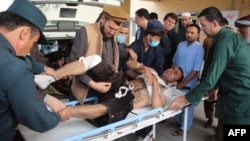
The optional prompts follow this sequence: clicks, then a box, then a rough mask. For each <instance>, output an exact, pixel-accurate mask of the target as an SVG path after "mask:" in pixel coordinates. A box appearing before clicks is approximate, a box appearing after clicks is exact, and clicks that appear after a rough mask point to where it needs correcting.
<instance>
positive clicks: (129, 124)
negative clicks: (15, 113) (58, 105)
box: [18, 97, 188, 141]
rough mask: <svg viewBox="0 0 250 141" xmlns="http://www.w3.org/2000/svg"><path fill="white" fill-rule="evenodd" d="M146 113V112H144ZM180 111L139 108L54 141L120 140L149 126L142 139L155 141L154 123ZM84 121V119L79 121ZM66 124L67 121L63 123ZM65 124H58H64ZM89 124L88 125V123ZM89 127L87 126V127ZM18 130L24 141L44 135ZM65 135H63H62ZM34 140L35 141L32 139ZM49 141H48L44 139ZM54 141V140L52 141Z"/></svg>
mask: <svg viewBox="0 0 250 141" xmlns="http://www.w3.org/2000/svg"><path fill="white" fill-rule="evenodd" d="M89 101H95V102H97V101H98V100H97V98H95V97H93V98H87V99H86V101H85V102H89ZM65 104H66V105H67V106H76V105H77V104H78V101H71V102H66V103H65ZM145 111H146V112H145ZM184 111H185V113H184V117H185V119H184V134H183V141H186V131H187V130H186V129H187V114H188V113H187V108H186V107H185V108H184ZM181 112H182V110H178V111H169V110H166V108H165V109H163V108H156V109H152V108H151V106H147V107H145V108H141V109H138V110H133V111H132V112H130V113H129V115H128V116H127V118H126V119H124V120H121V121H118V122H115V123H112V124H109V125H105V126H102V127H99V128H97V127H94V126H93V127H90V130H88V131H84V130H83V131H82V132H79V133H75V134H71V135H69V136H67V137H65V138H63V139H59V138H58V140H57V139H56V141H81V140H84V141H88V140H91V141H100V140H103V141H112V140H115V139H118V138H121V137H123V136H125V135H128V134H131V133H134V132H136V131H138V130H140V129H143V128H145V127H148V126H150V125H152V126H153V129H152V131H151V132H150V133H149V134H148V135H147V136H146V137H145V138H144V140H147V139H148V138H149V137H150V136H151V137H152V138H153V140H155V139H156V123H158V122H161V121H163V120H165V119H168V118H171V117H174V116H175V115H177V114H180V113H181ZM81 120H84V119H81ZM65 122H67V121H65ZM65 122H62V123H59V124H65ZM89 124H90V123H89ZM88 126H89V125H88ZM57 128H60V127H58V126H57V127H55V128H54V129H52V130H50V131H49V132H52V133H53V132H55V134H58V133H56V132H57V131H56V130H57ZM18 129H19V130H20V133H21V134H22V135H23V137H24V139H26V141H36V140H37V141H39V135H43V137H44V135H46V132H45V133H38V132H35V131H31V130H29V129H28V128H27V127H24V126H23V125H20V126H19V127H18ZM63 134H65V133H63ZM43 137H41V138H42V139H41V140H44V138H43ZM34 138H36V139H34ZM46 140H49V139H46ZM53 141H55V140H53Z"/></svg>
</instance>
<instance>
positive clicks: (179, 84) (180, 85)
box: [176, 70, 198, 89]
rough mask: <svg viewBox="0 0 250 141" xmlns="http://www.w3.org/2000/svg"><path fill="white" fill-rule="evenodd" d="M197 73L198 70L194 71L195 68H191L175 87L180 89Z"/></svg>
mask: <svg viewBox="0 0 250 141" xmlns="http://www.w3.org/2000/svg"><path fill="white" fill-rule="evenodd" d="M197 75H198V71H195V70H192V71H191V72H190V73H189V75H188V76H187V77H186V78H185V79H183V80H182V81H181V82H179V83H178V84H177V85H176V88H178V89H182V88H183V87H184V86H186V85H187V83H188V82H189V81H191V80H192V79H193V78H194V77H196V76H197Z"/></svg>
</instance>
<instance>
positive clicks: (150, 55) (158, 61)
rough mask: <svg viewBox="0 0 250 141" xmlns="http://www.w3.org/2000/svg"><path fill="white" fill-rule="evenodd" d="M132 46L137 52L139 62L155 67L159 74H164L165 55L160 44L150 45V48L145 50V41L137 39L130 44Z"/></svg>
mask: <svg viewBox="0 0 250 141" xmlns="http://www.w3.org/2000/svg"><path fill="white" fill-rule="evenodd" d="M130 47H131V48H132V49H133V50H134V51H135V53H136V54H137V57H138V59H137V61H138V62H140V63H143V65H145V66H148V67H151V68H153V69H155V70H156V72H157V73H158V75H160V76H161V75H162V73H163V61H164V55H163V50H162V48H161V47H160V46H157V47H149V49H148V50H147V51H145V47H144V44H143V42H142V41H141V40H136V41H134V42H133V43H132V44H131V45H130Z"/></svg>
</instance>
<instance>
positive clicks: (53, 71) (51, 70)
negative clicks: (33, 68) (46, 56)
mask: <svg viewBox="0 0 250 141" xmlns="http://www.w3.org/2000/svg"><path fill="white" fill-rule="evenodd" d="M45 68H46V69H44V73H45V74H47V75H50V76H52V77H54V78H56V72H55V70H54V69H53V68H50V67H47V66H45Z"/></svg>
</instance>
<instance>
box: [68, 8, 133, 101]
mask: <svg viewBox="0 0 250 141" xmlns="http://www.w3.org/2000/svg"><path fill="white" fill-rule="evenodd" d="M128 17H129V15H128V14H127V13H126V12H125V11H124V10H122V9H121V8H120V7H116V6H104V7H103V12H102V14H101V18H100V21H99V22H96V23H93V24H89V25H86V26H85V27H83V28H81V29H79V30H78V31H77V32H76V36H75V40H74V43H73V46H72V49H71V53H70V55H69V57H68V60H67V62H72V61H75V60H77V59H78V58H79V57H81V56H85V57H86V56H90V55H94V54H96V55H100V56H101V57H102V61H104V62H106V63H107V64H108V65H109V66H110V68H112V70H113V71H117V70H118V65H119V49H118V45H117V42H116V41H115V38H114V35H115V33H116V32H117V31H118V30H119V29H120V28H121V26H122V24H123V23H124V22H126V21H127V19H128ZM111 84H112V83H111V82H95V81H94V80H93V79H92V78H91V76H89V75H88V74H82V75H78V76H75V77H74V78H73V81H72V86H71V90H72V92H73V95H74V97H75V98H76V99H77V100H78V101H79V102H80V103H81V104H83V101H84V99H85V97H86V96H87V95H88V96H91V95H90V94H92V96H96V95H98V94H103V96H105V94H104V93H106V92H108V91H109V90H110V88H111ZM98 98H100V97H98ZM101 99H102V98H101ZM70 100H72V99H70ZM99 102H100V101H99Z"/></svg>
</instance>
